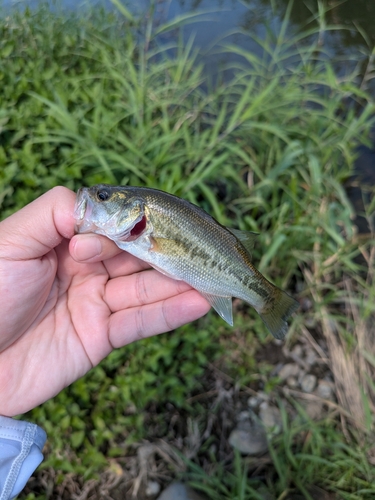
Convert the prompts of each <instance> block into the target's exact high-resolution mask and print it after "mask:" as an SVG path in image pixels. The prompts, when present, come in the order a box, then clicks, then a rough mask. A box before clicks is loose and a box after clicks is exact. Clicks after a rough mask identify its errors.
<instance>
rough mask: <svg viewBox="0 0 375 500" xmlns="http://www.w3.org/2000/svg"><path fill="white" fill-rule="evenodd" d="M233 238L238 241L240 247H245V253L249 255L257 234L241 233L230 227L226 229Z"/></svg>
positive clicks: (250, 232)
mask: <svg viewBox="0 0 375 500" xmlns="http://www.w3.org/2000/svg"><path fill="white" fill-rule="evenodd" d="M227 229H228V230H229V231H230V232H231V233H232V234H234V236H235V237H236V238H237V239H238V240H240V242H241V243H242V245H243V246H244V247H245V249H246V250H247V252H249V253H250V254H251V251H252V250H253V248H254V243H255V240H256V238H257V236H259V235H258V233H253V232H252V231H241V230H240V229H232V228H231V227H228V228H227Z"/></svg>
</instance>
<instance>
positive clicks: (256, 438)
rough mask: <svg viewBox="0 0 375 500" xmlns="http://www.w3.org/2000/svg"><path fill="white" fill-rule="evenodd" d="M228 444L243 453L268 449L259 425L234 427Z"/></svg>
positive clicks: (256, 453) (254, 452)
mask: <svg viewBox="0 0 375 500" xmlns="http://www.w3.org/2000/svg"><path fill="white" fill-rule="evenodd" d="M229 444H230V445H231V446H232V448H234V449H235V450H238V451H239V452H240V453H242V454H244V455H252V456H254V455H263V453H265V452H266V451H267V450H268V443H267V436H266V432H265V430H264V428H263V427H262V426H260V425H253V426H252V428H251V430H247V431H244V430H241V429H234V430H233V431H232V432H231V434H230V436H229ZM163 500H164V499H163Z"/></svg>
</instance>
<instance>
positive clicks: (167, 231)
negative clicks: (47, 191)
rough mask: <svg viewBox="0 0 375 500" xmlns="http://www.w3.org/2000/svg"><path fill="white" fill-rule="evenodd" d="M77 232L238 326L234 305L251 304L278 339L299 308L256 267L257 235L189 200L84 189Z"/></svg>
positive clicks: (143, 191)
mask: <svg viewBox="0 0 375 500" xmlns="http://www.w3.org/2000/svg"><path fill="white" fill-rule="evenodd" d="M75 218H76V221H77V222H76V232H77V233H89V232H93V233H97V234H102V235H104V236H107V237H108V238H110V239H111V240H113V241H114V242H115V243H116V245H117V246H118V247H119V248H121V249H122V250H125V251H127V252H129V253H130V254H132V255H135V256H136V257H138V258H139V259H141V260H144V261H146V262H148V263H149V264H150V266H152V267H153V268H155V269H157V270H158V271H160V272H161V273H163V274H165V275H167V276H169V277H171V278H174V279H176V280H182V281H185V282H186V283H188V284H189V285H190V286H192V287H193V288H195V289H196V290H198V291H199V292H200V293H201V294H202V295H203V296H204V297H205V298H206V299H207V301H208V302H209V303H210V304H211V306H212V307H213V308H214V309H215V310H216V311H217V313H218V314H219V315H220V316H221V317H222V318H223V319H224V320H225V321H227V322H228V323H229V324H230V325H233V318H232V297H237V298H239V299H242V300H244V301H246V302H248V303H249V304H251V305H252V306H253V307H254V308H255V310H256V311H257V312H258V314H259V315H260V317H261V318H262V320H263V321H264V323H265V324H266V326H267V327H268V329H269V330H270V332H271V333H272V335H273V336H274V337H276V338H277V339H281V338H283V337H284V336H285V334H286V332H287V329H288V324H287V322H286V320H287V319H288V318H289V317H290V315H291V314H292V313H293V312H294V311H295V310H296V309H297V308H298V303H297V302H296V301H295V300H294V299H293V298H292V297H290V296H289V295H288V294H287V293H285V292H284V291H282V290H280V289H279V288H277V287H276V286H274V285H273V284H272V283H270V282H269V281H268V280H267V279H266V278H265V277H264V276H263V275H262V274H261V273H260V272H259V271H258V270H257V269H256V268H255V267H254V266H253V264H252V262H251V257H250V247H251V246H252V245H253V241H254V237H255V235H254V233H248V232H245V231H238V230H234V229H228V228H226V227H224V226H222V225H221V224H219V223H218V222H217V221H216V220H215V219H214V218H213V217H211V216H210V215H208V214H207V213H206V212H205V211H204V210H202V209H201V208H199V207H197V206H195V205H193V204H192V203H189V202H188V201H186V200H183V199H181V198H178V197H176V196H173V195H171V194H168V193H165V192H163V191H158V190H156V189H149V188H143V187H127V186H125V187H120V186H119V187H115V186H108V185H105V184H100V185H97V186H93V187H91V188H81V189H80V190H79V191H78V193H77V200H76V206H75Z"/></svg>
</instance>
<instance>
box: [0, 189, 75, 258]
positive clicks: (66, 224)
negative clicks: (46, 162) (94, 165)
mask: <svg viewBox="0 0 375 500" xmlns="http://www.w3.org/2000/svg"><path fill="white" fill-rule="evenodd" d="M74 203H75V193H74V192H73V191H71V190H70V189H67V188H65V187H61V186H59V187H55V188H53V189H51V190H50V191H47V193H45V194H43V195H42V196H40V197H39V198H37V199H36V200H35V201H33V202H32V203H30V204H29V205H26V206H25V207H24V208H22V209H21V210H19V211H18V212H16V213H14V214H13V215H11V216H10V217H8V218H7V219H5V220H3V221H2V222H0V234H1V237H0V258H1V257H2V258H6V259H9V260H25V259H37V258H40V257H42V256H43V255H45V254H47V253H48V252H49V251H50V250H51V249H52V248H55V247H56V246H57V245H58V244H59V243H60V242H61V240H62V239H63V238H68V239H70V238H71V237H72V236H73V234H74V223H75V220H74V216H73V211H74Z"/></svg>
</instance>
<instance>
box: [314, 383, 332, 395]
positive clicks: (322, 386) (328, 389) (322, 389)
mask: <svg viewBox="0 0 375 500" xmlns="http://www.w3.org/2000/svg"><path fill="white" fill-rule="evenodd" d="M316 393H317V395H318V396H319V397H321V398H323V399H332V396H333V390H332V384H331V383H330V382H327V381H326V380H319V383H318V388H317V390H316Z"/></svg>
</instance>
